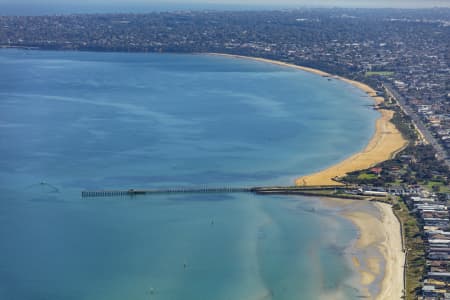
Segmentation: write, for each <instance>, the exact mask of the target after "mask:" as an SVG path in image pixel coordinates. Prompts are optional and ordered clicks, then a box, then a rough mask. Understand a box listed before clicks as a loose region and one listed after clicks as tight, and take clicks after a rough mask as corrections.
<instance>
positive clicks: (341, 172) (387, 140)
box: [210, 53, 408, 186]
mask: <svg viewBox="0 0 450 300" xmlns="http://www.w3.org/2000/svg"><path fill="white" fill-rule="evenodd" d="M210 55H217V56H225V57H233V58H240V59H251V60H255V61H261V62H265V63H270V64H275V65H279V66H284V67H290V68H295V69H298V70H302V71H307V72H310V73H314V74H317V75H321V76H327V77H332V78H335V79H339V80H342V81H345V82H347V83H349V84H351V85H353V86H355V87H357V88H359V89H361V90H363V91H364V92H365V93H366V94H367V95H368V96H369V97H371V98H372V99H373V100H374V102H375V104H376V105H378V104H381V103H382V102H383V101H384V99H383V98H382V97H377V94H376V91H375V90H374V89H372V88H371V87H370V86H368V85H366V84H364V83H361V82H358V81H354V80H350V79H347V78H344V77H340V76H335V75H331V74H329V73H326V72H323V71H320V70H316V69H313V68H308V67H302V66H297V65H293V64H288V63H284V62H279V61H274V60H269V59H263V58H257V57H246V56H239V55H230V54H217V53H210ZM378 111H379V112H380V114H381V117H380V118H379V119H378V120H377V122H376V126H375V133H374V134H373V136H372V138H371V140H370V141H369V144H368V145H367V146H366V147H365V148H364V149H363V150H362V151H361V152H358V153H355V154H353V155H352V156H350V157H348V158H347V159H345V160H343V161H342V162H340V163H338V164H335V165H333V166H330V167H328V168H326V169H324V170H321V171H319V172H317V173H314V174H311V175H306V176H302V177H299V178H297V179H296V180H295V184H296V185H299V186H308V185H341V183H339V182H336V181H335V180H333V179H334V178H337V177H342V176H345V174H347V173H349V172H353V171H357V170H364V169H367V168H370V167H371V166H374V165H376V164H378V163H380V162H383V161H385V160H388V159H390V158H392V157H393V156H394V155H395V154H396V153H397V152H399V151H400V150H401V149H403V148H404V147H405V146H406V145H407V143H408V142H407V141H406V140H405V139H404V138H403V136H402V135H401V133H400V132H399V131H398V129H397V128H396V127H395V126H394V124H392V122H390V120H391V119H392V117H393V115H394V112H393V111H390V110H384V109H379V110H378Z"/></svg>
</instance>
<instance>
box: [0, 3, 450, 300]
mask: <svg viewBox="0 0 450 300" xmlns="http://www.w3.org/2000/svg"><path fill="white" fill-rule="evenodd" d="M449 44H450V9H449V8H435V9H426V10H401V9H395V10H394V9H390V10H389V9H376V10H375V9H299V10H280V11H222V12H219V11H177V12H158V13H156V12H155V13H148V14H77V15H55V16H0V47H4V48H27V49H47V50H80V51H126V52H177V53H205V52H214V53H227V54H236V55H244V56H254V57H261V58H268V59H274V60H278V61H283V62H287V63H292V64H297V65H302V66H306V67H312V68H316V69H320V70H322V71H325V72H328V73H331V74H336V75H340V76H343V77H347V78H350V79H354V80H357V81H361V82H364V83H367V84H368V85H370V86H371V87H373V88H374V89H376V90H377V91H378V93H379V94H380V95H382V96H384V97H385V98H386V99H387V101H386V103H385V104H383V105H385V106H387V108H391V109H394V110H396V115H395V117H394V119H393V122H394V123H395V124H396V125H397V127H398V128H399V130H400V131H401V132H402V133H403V135H404V136H406V137H407V138H408V139H409V140H410V144H409V146H408V147H407V148H406V149H405V150H403V151H402V152H401V153H399V154H398V155H397V156H396V157H395V158H393V159H392V160H390V161H387V162H384V163H382V164H380V165H377V166H374V168H372V169H370V170H363V171H359V172H354V173H352V174H349V175H348V176H347V177H346V178H343V180H344V182H346V183H349V184H355V185H357V187H358V188H360V189H361V188H364V189H365V190H367V191H372V193H374V192H373V191H375V192H376V193H379V195H376V196H388V197H386V199H388V200H387V201H392V202H391V203H392V204H393V205H394V206H393V207H394V211H395V212H396V215H397V216H398V217H399V219H400V221H401V224H402V230H403V231H404V236H405V241H404V244H405V245H404V248H405V251H407V262H406V268H407V270H408V271H407V274H406V275H405V276H406V279H407V280H406V287H405V288H406V291H405V297H406V298H407V299H415V298H420V299H427V300H430V299H450V229H449V226H450V221H449V212H448V206H449V201H450V189H449V180H450V178H449V176H450V172H449V169H448V167H449V166H450V160H449V156H448V154H449V153H450V101H449V100H450V90H449V87H450V65H449V58H450V45H449ZM417 132H420V134H419V135H417ZM361 190H362V189H361ZM369 193H370V192H369ZM393 197H397V198H396V199H398V200H392V199H393ZM399 200H400V201H399ZM383 201H384V200H383ZM403 208H404V209H403ZM415 228H418V229H417V230H418V231H415V230H416V229H415ZM415 281H417V282H415Z"/></svg>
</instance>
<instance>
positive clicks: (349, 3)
mask: <svg viewBox="0 0 450 300" xmlns="http://www.w3.org/2000/svg"><path fill="white" fill-rule="evenodd" d="M2 4H16V5H21V4H23V5H27V4H33V5H36V4H43V5H44V4H55V5H64V4H68V5H80V6H81V5H89V4H97V5H98V4H104V5H111V4H112V5H119V4H120V5H127V4H139V5H143V4H148V5H158V6H161V5H164V4H169V5H173V4H181V6H183V5H189V4H195V5H198V4H206V5H215V4H216V5H243V4H244V5H245V6H259V5H261V6H328V7H330V6H331V7H332V6H344V7H405V8H414V7H433V6H447V7H450V0H129V1H127V0H0V6H1V5H2ZM0 8H1V7H0Z"/></svg>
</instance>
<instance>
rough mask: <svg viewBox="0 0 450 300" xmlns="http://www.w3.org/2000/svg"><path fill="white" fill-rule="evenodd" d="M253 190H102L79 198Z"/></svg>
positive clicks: (246, 190) (225, 188) (229, 188)
mask: <svg viewBox="0 0 450 300" xmlns="http://www.w3.org/2000/svg"><path fill="white" fill-rule="evenodd" d="M252 189H253V188H234V187H219V188H207V187H205V188H173V189H150V190H135V189H129V190H126V191H119V190H117V191H114V190H102V191H83V192H81V197H83V198H87V197H117V196H137V195H155V194H204V193H249V192H252Z"/></svg>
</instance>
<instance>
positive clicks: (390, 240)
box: [211, 53, 408, 300]
mask: <svg viewBox="0 0 450 300" xmlns="http://www.w3.org/2000/svg"><path fill="white" fill-rule="evenodd" d="M211 55H218V56H226V57H233V58H240V59H251V60H255V61H261V62H265V63H271V64H275V65H279V66H285V67H290V68H295V69H298V70H303V71H307V72H311V73H314V74H317V75H321V76H326V77H332V78H335V79H339V80H343V81H345V82H347V83H349V84H351V85H353V86H355V87H357V88H359V89H361V90H363V91H364V92H365V93H366V94H367V95H368V96H369V97H371V98H372V99H373V100H374V102H375V104H376V105H379V104H381V103H383V101H384V99H383V98H382V97H378V96H377V94H376V91H375V90H374V89H372V88H371V87H369V86H368V85H366V84H364V83H361V82H357V81H354V80H350V79H347V78H343V77H340V76H335V75H331V74H328V73H326V72H323V71H320V70H316V69H312V68H308V67H302V66H296V65H292V64H288V63H284V62H279V61H273V60H268V59H263V58H255V57H246V56H239V55H228V54H216V53H211ZM378 111H379V112H380V114H381V117H380V118H378V119H377V121H376V126H375V132H374V134H373V136H372V138H371V139H370V141H369V143H368V145H367V146H366V147H365V148H364V149H363V150H362V151H361V152H358V153H355V154H353V155H351V156H350V157H348V158H347V159H345V160H344V161H342V162H340V163H338V164H336V165H333V166H331V167H329V168H326V169H324V170H322V171H319V172H317V173H314V174H311V175H307V176H303V177H300V178H297V179H296V180H295V184H296V185H300V186H304V185H340V183H339V182H336V181H334V180H333V178H336V177H342V176H344V175H345V174H347V173H349V172H352V171H357V170H363V169H367V168H370V167H371V166H373V165H376V164H378V163H380V162H382V161H385V160H388V159H390V158H392V157H393V156H394V155H395V154H396V153H398V152H399V151H400V150H401V149H403V148H404V147H406V145H407V143H408V142H407V141H406V140H405V139H404V138H403V136H402V135H401V133H400V132H399V131H398V130H397V128H396V127H395V125H394V124H393V123H392V122H391V119H392V117H393V115H394V112H393V111H390V110H385V109H378ZM335 201H337V202H335ZM326 202H327V201H326ZM332 202H333V203H334V204H331V203H332ZM328 205H337V206H339V207H340V209H342V215H343V216H344V217H345V218H347V219H349V220H350V221H351V222H353V224H355V226H357V227H358V229H359V237H358V240H357V241H356V243H355V245H354V248H355V249H356V252H357V253H359V254H362V255H360V257H359V258H358V257H357V256H352V258H351V261H352V264H353V267H354V268H355V269H356V270H357V272H358V273H359V277H360V285H361V286H363V290H362V291H361V292H362V293H364V296H366V297H367V298H368V299H376V300H391V299H401V297H402V295H403V292H402V291H403V284H404V282H403V279H404V278H403V265H404V261H405V253H404V252H403V249H402V244H401V241H402V236H401V232H400V224H399V222H398V220H397V218H396V217H395V215H394V213H393V211H392V208H391V206H390V205H388V204H385V203H378V202H376V203H375V202H374V203H373V205H374V206H375V207H376V209H377V211H378V213H373V212H372V213H371V212H368V211H366V210H365V209H359V208H358V207H359V206H361V207H362V206H364V205H368V204H367V203H364V202H361V201H358V200H356V201H355V200H342V199H340V200H335V199H329V201H328ZM374 249H376V251H374ZM361 257H362V259H361ZM374 285H375V286H376V287H375V290H376V292H373V290H374Z"/></svg>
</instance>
